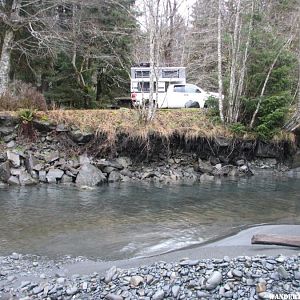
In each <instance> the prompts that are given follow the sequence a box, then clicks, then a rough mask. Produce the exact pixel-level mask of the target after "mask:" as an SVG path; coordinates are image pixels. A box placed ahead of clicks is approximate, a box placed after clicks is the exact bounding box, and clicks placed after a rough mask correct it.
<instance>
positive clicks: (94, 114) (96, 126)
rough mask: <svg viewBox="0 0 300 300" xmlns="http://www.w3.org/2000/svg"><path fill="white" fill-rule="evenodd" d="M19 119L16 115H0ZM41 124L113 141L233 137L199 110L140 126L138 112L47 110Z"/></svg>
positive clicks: (160, 115) (167, 113) (161, 113)
mask: <svg viewBox="0 0 300 300" xmlns="http://www.w3.org/2000/svg"><path fill="white" fill-rule="evenodd" d="M1 114H10V115H14V116H18V113H17V112H1ZM37 116H38V118H39V119H40V120H44V121H49V122H51V123H55V124H60V123H63V124H65V125H68V126H74V127H77V128H79V129H80V130H81V131H84V132H96V133H98V134H106V135H107V137H108V139H110V140H113V139H114V137H115V136H116V135H117V134H118V133H125V134H128V135H129V136H130V137H133V138H142V139H146V138H147V137H148V135H149V134H156V135H159V136H161V137H163V138H168V137H170V136H171V135H173V134H178V135H181V136H183V137H184V138H185V139H187V140H188V139H193V138H197V137H205V138H210V139H212V138H214V137H226V138H233V137H235V135H234V133H233V132H232V131H230V130H229V129H228V128H227V127H226V126H223V125H221V124H215V123H213V122H212V121H211V119H210V118H209V116H208V115H207V112H206V111H205V110H199V109H172V110H171V109H164V110H158V111H157V113H156V117H155V118H154V120H153V121H152V122H151V123H150V124H147V125H145V124H141V123H140V122H139V114H138V111H137V110H133V109H126V108H121V109H119V110H50V111H47V112H38V113H37ZM239 138H243V139H255V138H256V136H255V135H254V133H249V132H248V133H245V134H243V135H241V136H239ZM283 140H287V141H293V140H294V135H293V134H290V133H287V132H284V131H281V132H279V133H278V134H277V135H276V136H275V137H274V138H273V141H274V142H280V141H283Z"/></svg>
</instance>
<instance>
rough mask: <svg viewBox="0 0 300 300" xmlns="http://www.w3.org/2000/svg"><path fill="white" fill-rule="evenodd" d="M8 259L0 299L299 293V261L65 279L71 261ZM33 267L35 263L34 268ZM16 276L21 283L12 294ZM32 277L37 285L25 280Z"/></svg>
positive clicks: (213, 262)
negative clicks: (8, 295)
mask: <svg viewBox="0 0 300 300" xmlns="http://www.w3.org/2000/svg"><path fill="white" fill-rule="evenodd" d="M11 256H12V255H10V256H8V257H1V258H0V270H1V271H0V272H1V275H0V299H2V298H3V297H2V296H3V295H4V293H10V294H11V295H13V296H14V297H15V298H16V299H26V300H33V299H57V300H58V299H61V300H63V299H66V300H71V299H72V300H76V299H81V300H98V299H108V300H109V299H111V300H138V299H143V300H160V299H182V300H185V299H197V298H198V299H209V300H210V299H211V300H213V299H220V300H227V299H233V300H248V299H249V300H258V299H269V298H270V295H273V294H277V293H283V294H293V293H296V292H298V291H299V287H300V282H299V278H300V270H299V265H300V256H291V257H284V259H283V257H282V256H277V257H269V256H268V257H267V256H254V257H238V258H234V259H229V258H224V259H202V260H190V259H183V260H182V261H181V262H178V263H165V262H158V263H154V264H153V265H149V266H141V267H139V268H135V269H128V270H122V269H117V268H116V267H111V268H110V269H109V270H108V271H107V272H106V274H105V276H104V277H101V275H99V274H97V273H93V274H87V275H79V274H74V275H67V274H68V273H66V270H65V269H64V264H67V263H70V262H71V261H72V258H71V257H68V258H65V260H64V261H63V262H62V263H54V262H53V261H47V260H46V259H42V258H40V259H37V257H36V256H34V257H32V259H28V258H27V257H22V256H19V255H18V257H19V259H12V257H11ZM16 257H17V256H16ZM73 261H80V259H79V258H76V259H74V260H73ZM34 262H38V265H36V266H35V267H34V264H33V263H34ZM246 264H247V266H246ZM269 265H272V266H274V270H270V269H271V267H270V266H269ZM20 270H22V271H21V272H20ZM54 270H56V271H54ZM46 274H47V275H46ZM51 274H55V276H53V275H51ZM19 276H20V279H22V281H21V283H20V284H19V287H18V288H15V282H16V281H17V279H18V277H19ZM29 276H30V277H29ZM32 276H34V277H35V278H38V279H37V282H33V281H30V280H28V278H32ZM9 280H11V281H9Z"/></svg>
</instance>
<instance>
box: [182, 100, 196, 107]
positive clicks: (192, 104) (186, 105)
mask: <svg viewBox="0 0 300 300" xmlns="http://www.w3.org/2000/svg"><path fill="white" fill-rule="evenodd" d="M184 107H185V108H200V104H199V102H197V101H193V100H189V101H188V102H186V103H185V105H184Z"/></svg>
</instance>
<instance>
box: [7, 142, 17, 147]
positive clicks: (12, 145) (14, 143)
mask: <svg viewBox="0 0 300 300" xmlns="http://www.w3.org/2000/svg"><path fill="white" fill-rule="evenodd" d="M15 146H16V142H15V141H10V142H8V143H7V144H6V147H7V148H14V147H15Z"/></svg>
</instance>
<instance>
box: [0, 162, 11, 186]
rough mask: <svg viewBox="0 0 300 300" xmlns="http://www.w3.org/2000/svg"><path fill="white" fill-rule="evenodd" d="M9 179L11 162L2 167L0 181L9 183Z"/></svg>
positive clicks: (0, 166)
mask: <svg viewBox="0 0 300 300" xmlns="http://www.w3.org/2000/svg"><path fill="white" fill-rule="evenodd" d="M9 178H10V165H9V162H8V161H6V162H4V163H2V164H1V165H0V181H3V182H5V183H7V182H8V179H9Z"/></svg>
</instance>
